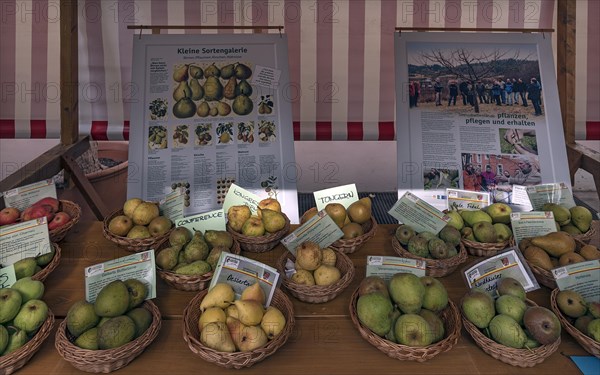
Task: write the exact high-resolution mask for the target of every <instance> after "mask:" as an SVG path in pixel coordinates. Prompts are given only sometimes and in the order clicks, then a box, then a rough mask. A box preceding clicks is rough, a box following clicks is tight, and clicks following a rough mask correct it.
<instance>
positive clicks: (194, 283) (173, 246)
mask: <svg viewBox="0 0 600 375" xmlns="http://www.w3.org/2000/svg"><path fill="white" fill-rule="evenodd" d="M192 241H193V242H192ZM163 251H165V252H164V253H163ZM223 251H227V252H231V253H234V254H239V253H240V244H239V243H238V242H237V241H236V240H235V239H234V238H233V237H232V236H231V234H230V233H229V232H227V231H206V232H205V233H204V234H202V233H201V232H196V233H195V234H194V235H192V234H191V232H190V231H189V230H188V229H187V228H185V227H177V228H175V229H173V231H172V232H171V234H170V236H169V238H166V239H165V240H164V241H163V242H161V243H160V244H159V245H158V247H157V248H156V252H155V257H156V265H157V267H156V270H157V272H158V276H160V278H161V279H163V280H164V281H165V282H166V283H167V284H169V285H170V286H171V287H173V288H175V289H178V290H183V291H199V290H203V289H206V288H208V286H209V285H210V282H211V280H212V276H213V271H214V270H215V268H216V265H217V261H218V260H219V256H220V255H221V252H223ZM161 253H162V254H163V255H161Z"/></svg>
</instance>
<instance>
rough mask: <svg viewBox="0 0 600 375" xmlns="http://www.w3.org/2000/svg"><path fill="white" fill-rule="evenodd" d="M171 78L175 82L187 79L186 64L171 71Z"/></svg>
mask: <svg viewBox="0 0 600 375" xmlns="http://www.w3.org/2000/svg"><path fill="white" fill-rule="evenodd" d="M173 79H174V80H175V81H176V82H183V81H187V79H188V64H184V65H182V66H180V67H179V68H177V69H175V70H174V71H173Z"/></svg>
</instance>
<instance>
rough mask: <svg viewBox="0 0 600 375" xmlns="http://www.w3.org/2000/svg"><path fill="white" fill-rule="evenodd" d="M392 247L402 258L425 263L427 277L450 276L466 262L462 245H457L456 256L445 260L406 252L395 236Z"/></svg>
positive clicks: (465, 254)
mask: <svg viewBox="0 0 600 375" xmlns="http://www.w3.org/2000/svg"><path fill="white" fill-rule="evenodd" d="M392 247H393V248H394V251H395V252H396V254H398V255H399V256H400V257H402V258H410V259H418V260H422V261H424V262H425V264H426V266H425V273H426V275H427V276H433V277H444V276H446V275H449V274H451V273H452V272H454V270H455V269H456V268H457V267H458V266H459V265H461V264H463V263H464V262H466V261H467V258H468V256H467V250H466V249H465V247H464V245H463V244H462V243H460V244H459V251H458V254H457V255H456V256H453V257H451V258H447V259H429V258H422V257H420V256H417V255H415V254H413V253H411V252H410V251H408V250H406V249H405V248H404V247H403V246H402V244H400V242H399V241H398V239H397V238H396V236H392Z"/></svg>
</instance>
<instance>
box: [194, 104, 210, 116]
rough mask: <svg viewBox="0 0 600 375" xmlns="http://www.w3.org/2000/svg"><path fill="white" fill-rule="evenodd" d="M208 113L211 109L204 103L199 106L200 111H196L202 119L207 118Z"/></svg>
mask: <svg viewBox="0 0 600 375" xmlns="http://www.w3.org/2000/svg"><path fill="white" fill-rule="evenodd" d="M208 112H210V107H209V106H208V103H207V102H202V103H200V105H199V106H198V110H197V111H196V114H197V115H198V116H200V117H206V116H208Z"/></svg>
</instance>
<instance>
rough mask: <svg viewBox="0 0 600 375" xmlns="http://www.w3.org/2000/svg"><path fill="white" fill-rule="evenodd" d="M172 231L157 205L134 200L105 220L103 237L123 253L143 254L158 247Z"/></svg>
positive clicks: (170, 225)
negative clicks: (142, 252)
mask: <svg viewBox="0 0 600 375" xmlns="http://www.w3.org/2000/svg"><path fill="white" fill-rule="evenodd" d="M172 229H173V223H172V222H171V220H169V219H168V218H167V217H166V216H162V215H160V211H159V208H158V204H156V203H155V202H146V201H143V200H141V199H139V198H131V199H128V200H127V201H126V202H125V204H124V205H123V209H120V210H116V211H114V212H112V213H111V214H110V215H108V216H107V217H105V218H104V221H103V227H102V234H103V235H104V238H106V239H107V240H109V241H111V242H113V243H115V244H117V246H119V247H120V248H122V249H124V250H127V251H131V252H141V251H145V250H149V249H152V248H155V247H156V246H157V245H158V244H159V243H161V242H162V241H164V239H165V238H168V237H169V234H170V233H171V230H172Z"/></svg>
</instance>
